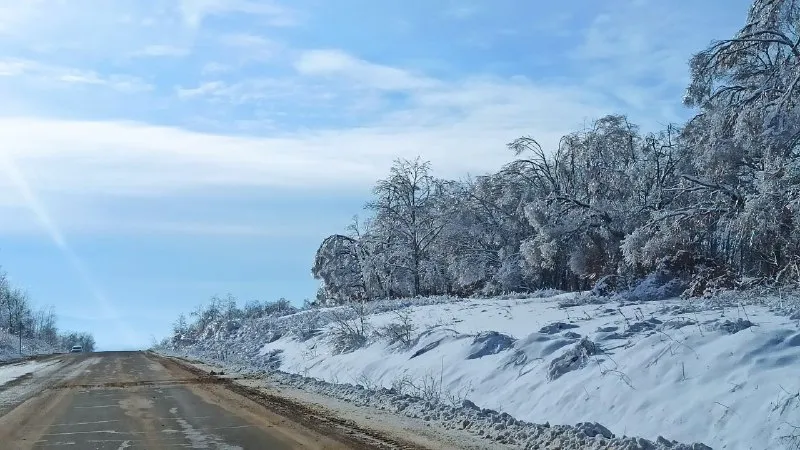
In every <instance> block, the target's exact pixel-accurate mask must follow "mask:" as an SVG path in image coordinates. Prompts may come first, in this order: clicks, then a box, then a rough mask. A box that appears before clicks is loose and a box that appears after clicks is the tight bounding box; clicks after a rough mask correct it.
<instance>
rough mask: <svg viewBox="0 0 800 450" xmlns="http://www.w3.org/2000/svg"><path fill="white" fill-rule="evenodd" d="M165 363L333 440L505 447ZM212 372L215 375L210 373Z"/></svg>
mask: <svg viewBox="0 0 800 450" xmlns="http://www.w3.org/2000/svg"><path fill="white" fill-rule="evenodd" d="M153 356H154V357H157V358H159V359H161V360H162V361H163V362H162V364H165V365H168V364H174V365H176V366H178V367H180V368H181V369H183V370H186V371H189V372H191V373H193V374H195V375H196V376H198V377H202V378H211V379H214V380H215V381H214V383H223V384H224V385H225V386H226V387H227V388H228V389H230V390H232V391H234V392H236V393H238V394H240V395H243V396H246V397H248V398H250V399H253V400H255V401H257V402H258V403H260V404H262V405H264V406H265V407H266V408H268V409H269V410H270V411H274V412H276V413H278V414H281V415H283V416H285V417H287V418H288V419H290V420H292V421H295V422H297V423H299V424H301V425H303V426H306V427H309V428H312V429H314V430H315V431H318V432H320V433H323V434H326V435H329V436H332V437H334V436H343V437H345V438H350V439H356V442H358V443H359V444H360V445H363V446H365V447H364V448H401V449H470V450H471V449H476V450H477V449H507V448H511V447H507V446H503V445H501V444H496V443H491V442H487V441H483V440H477V439H476V438H475V437H474V436H472V435H469V434H467V433H460V432H458V431H457V430H448V429H444V428H441V427H438V426H436V425H434V424H431V423H428V422H425V421H423V420H419V419H413V418H409V417H405V416H399V415H396V414H394V413H392V412H390V411H385V410H381V409H377V408H372V407H366V406H358V405H353V404H350V403H347V402H343V401H340V400H337V399H334V398H331V397H327V396H324V395H321V394H316V393H311V392H307V391H303V390H300V389H296V388H291V387H287V386H278V385H274V384H272V383H270V381H269V380H268V379H265V378H260V377H236V376H231V375H229V374H225V373H224V368H222V367H219V366H214V365H209V364H206V363H203V362H200V361H194V360H188V359H183V358H178V357H167V356H161V355H156V354H153ZM212 372H213V373H214V375H212V374H211V373H212Z"/></svg>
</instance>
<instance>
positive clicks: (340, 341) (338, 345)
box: [330, 303, 372, 353]
mask: <svg viewBox="0 0 800 450" xmlns="http://www.w3.org/2000/svg"><path fill="white" fill-rule="evenodd" d="M331 313H332V315H333V320H334V322H333V329H332V330H331V336H330V343H331V347H332V348H333V351H334V352H335V353H348V352H352V351H353V350H357V349H359V348H361V347H364V346H365V345H367V342H369V333H370V331H371V328H372V327H371V325H370V323H369V320H368V319H367V315H368V314H369V311H367V308H366V306H365V304H364V303H352V304H350V305H348V307H347V308H341V309H338V308H337V309H332V310H331Z"/></svg>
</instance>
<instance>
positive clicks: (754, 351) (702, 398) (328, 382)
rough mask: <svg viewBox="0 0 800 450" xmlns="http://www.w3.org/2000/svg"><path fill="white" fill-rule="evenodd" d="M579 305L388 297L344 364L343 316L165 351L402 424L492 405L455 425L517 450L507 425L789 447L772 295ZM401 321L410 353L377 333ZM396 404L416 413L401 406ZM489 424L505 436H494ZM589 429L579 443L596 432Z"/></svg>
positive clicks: (781, 325) (796, 413)
mask: <svg viewBox="0 0 800 450" xmlns="http://www.w3.org/2000/svg"><path fill="white" fill-rule="evenodd" d="M585 301H586V297H581V296H576V295H575V294H564V295H560V296H555V297H550V298H522V299H505V300H504V299H486V300H474V299H468V300H462V301H456V300H446V299H439V300H425V301H408V302H405V303H406V304H407V305H408V306H405V307H403V303H402V302H386V303H384V304H378V305H375V306H374V307H375V308H376V312H375V313H373V314H370V315H368V316H366V319H365V323H366V324H367V328H368V330H367V331H368V332H369V333H368V334H369V340H368V341H367V343H366V345H365V346H363V347H361V348H358V349H356V350H353V351H349V352H345V353H337V352H336V351H334V346H333V345H332V342H334V341H336V339H334V335H335V334H336V331H337V329H339V330H341V327H340V326H338V325H337V322H336V321H335V320H334V318H333V317H332V314H338V315H340V316H341V315H342V314H346V313H349V314H351V316H349V317H352V318H353V319H354V320H351V321H348V322H346V323H348V324H349V325H350V326H358V325H360V323H361V321H360V319H359V318H358V317H357V315H356V316H354V315H353V313H352V311H348V310H347V309H339V310H322V311H305V312H301V313H298V314H295V315H293V316H288V317H283V318H280V319H269V320H267V319H261V320H259V321H252V322H250V323H244V324H217V326H216V328H215V329H213V330H210V331H209V332H208V333H207V334H206V335H205V336H204V338H203V339H201V340H199V341H198V342H194V343H193V344H191V345H182V346H179V348H175V349H174V350H179V351H181V352H182V353H184V354H189V355H192V356H194V357H200V358H206V359H217V360H221V359H224V360H225V361H227V362H228V364H229V365H231V366H239V367H240V368H247V369H248V370H251V371H252V370H258V369H270V370H272V371H273V376H275V375H274V369H279V370H280V371H281V372H283V374H281V376H280V377H278V379H279V380H281V381H282V382H284V383H286V384H289V385H294V386H298V387H303V388H307V389H312V390H316V391H321V392H325V393H327V394H329V395H332V396H336V397H339V398H351V399H353V401H356V402H365V403H371V404H376V402H377V404H381V402H383V403H382V405H383V406H385V407H386V408H388V409H391V408H393V409H396V410H398V412H401V413H404V414H409V415H426V413H425V412H424V409H425V407H429V408H428V409H429V410H431V411H433V412H432V413H427V415H430V416H432V417H430V418H429V419H430V420H438V421H443V422H446V423H450V424H451V425H453V424H461V425H459V426H460V427H462V428H464V427H465V426H464V424H463V420H467V419H463V417H465V414H467V413H469V411H468V410H470V409H474V410H475V411H479V412H480V411H482V410H481V409H482V408H487V409H490V410H494V411H490V412H488V413H487V412H486V411H485V410H484V413H485V414H489V415H490V416H491V415H492V414H494V416H492V417H494V418H493V419H491V420H488V421H487V424H488V425H490V426H491V428H490V429H491V431H486V429H485V428H486V427H472V426H466V428H474V429H475V432H476V433H479V434H481V435H484V434H491V435H492V437H493V438H498V437H499V438H502V439H506V440H510V441H514V442H518V443H520V444H524V443H525V439H522V438H521V436H522V437H526V436H529V435H531V430H528V429H526V430H527V431H524V432H523V431H520V430H521V429H522V428H524V426H523V424H517V423H516V422H517V421H525V422H529V423H542V424H544V423H549V424H553V425H576V424H579V423H584V422H599V423H601V424H602V425H604V426H605V427H607V428H608V429H610V430H611V432H613V433H615V434H616V435H626V436H641V437H644V438H646V439H649V440H651V441H654V442H657V441H658V439H659V437H660V436H664V437H666V438H667V439H669V440H676V441H679V442H685V443H692V442H702V443H704V444H707V445H710V446H711V447H713V448H729V449H733V448H735V449H764V448H774V449H781V448H795V447H796V446H797V444H798V443H800V437H797V436H800V432H798V431H796V429H795V428H794V426H795V425H797V426H800V409H798V408H800V377H798V375H797V374H798V372H797V368H798V367H800V366H798V362H800V359H799V358H800V329H799V328H798V319H800V316H798V315H794V316H792V315H786V314H784V313H786V312H787V311H786V309H785V308H784V309H782V310H781V311H780V313H779V312H776V309H777V308H776V305H778V303H780V301H779V300H775V301H772V300H770V301H766V300H764V299H755V301H754V299H752V298H749V299H748V300H747V301H744V298H739V297H737V296H731V295H729V296H727V297H726V298H724V299H722V300H719V301H716V302H702V303H701V302H699V301H691V302H690V301H684V300H667V301H653V302H640V303H629V304H626V303H624V302H606V303H602V304H596V303H591V304H583V303H585ZM415 303H417V304H415ZM419 303H422V304H419ZM770 305H771V306H770ZM336 311H339V312H338V313H336ZM377 311H381V312H377ZM405 318H407V319H410V323H413V324H414V325H415V327H414V330H413V331H412V332H411V337H412V340H411V343H410V345H408V346H406V345H403V343H402V342H395V343H393V344H391V343H389V342H388V341H387V339H386V338H385V333H384V337H381V336H379V335H380V334H381V333H380V331H381V330H382V329H384V327H385V326H386V325H388V324H391V323H395V324H396V323H399V322H402V321H403V319H405ZM287 373H288V374H287ZM291 374H294V375H295V376H292V375H291ZM308 377H310V378H313V379H316V380H321V381H308V380H309V378H308ZM348 385H350V386H348ZM352 385H361V386H363V387H366V388H367V389H366V390H365V389H361V388H358V387H354V386H352ZM381 388H392V389H391V390H386V389H383V390H381ZM365 392H366V393H367V394H363V393H365ZM378 394H380V395H378ZM407 394H410V395H412V396H414V397H422V399H423V401H422V403H420V402H419V401H417V402H416V403H415V402H412V401H406V406H398V402H400V403H399V404H400V405H402V404H403V402H402V399H403V398H408V395H407ZM381 395H383V396H384V397H386V398H385V399H383V397H381ZM398 399H400V400H398ZM464 399H468V400H470V401H471V402H472V403H469V402H466V403H463V402H462V401H463V400H464ZM420 404H421V405H423V407H420V408H417V409H415V408H412V407H409V406H408V405H417V406H419V405H420ZM472 404H474V405H477V406H476V407H474V408H470V407H471V405H472ZM448 405H449V406H448ZM464 405H466V406H467V407H466V408H465V407H464ZM495 411H496V412H495ZM502 413H505V414H502ZM467 415H469V414H467ZM477 415H478V416H480V414H477ZM470 417H472V422H478V421H479V420H478V418H476V417H474V415H473V416H470ZM497 417H501V418H502V420H495V419H496V418H497ZM512 417H513V419H511V418H512ZM500 421H502V422H503V427H502V428H495V426H496V425H497V424H498V423H499V422H500ZM512 425H513V426H512ZM453 426H455V425H453ZM515 427H516V428H515ZM519 427H522V428H520V429H519V430H517V428H519ZM582 427H583V428H584V429H585V428H587V426H586V425H582ZM579 428H581V427H579ZM513 430H516V431H514V432H513V433H512V431H513ZM532 430H534V431H535V430H538V431H535V432H536V433H541V432H542V429H538V428H534V429H532ZM592 430H594V431H592ZM585 431H586V433H584V434H587V435H589V436H591V435H593V434H595V433H597V432H598V431H601V429H600V428H596V427H594V426H593V425H592V426H589V430H585ZM604 433H605V432H600V433H599V434H604ZM507 438H513V439H507ZM661 442H662V443H663V448H668V444H666V443H664V441H663V440H662V441H661ZM640 447H641V448H646V446H645V445H642V446H640ZM598 448H600V447H598ZM631 448H639V447H631Z"/></svg>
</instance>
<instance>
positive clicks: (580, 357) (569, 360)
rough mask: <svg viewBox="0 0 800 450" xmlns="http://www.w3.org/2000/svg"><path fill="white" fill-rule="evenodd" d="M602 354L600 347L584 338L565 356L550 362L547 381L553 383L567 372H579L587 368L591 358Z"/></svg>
mask: <svg viewBox="0 0 800 450" xmlns="http://www.w3.org/2000/svg"><path fill="white" fill-rule="evenodd" d="M598 353H600V346H599V345H597V344H595V343H594V342H592V341H590V340H589V339H587V338H583V339H581V340H580V342H578V343H577V344H575V345H574V346H573V347H572V348H570V349H569V350H567V351H566V352H565V353H564V354H563V355H561V356H559V357H557V358H555V359H553V360H552V361H550V367H549V368H548V369H547V379H548V380H550V381H553V380H555V379H557V378H559V377H561V376H562V375H564V374H565V373H567V372H572V371H573V370H578V369H581V368H583V367H585V366H586V364H587V363H588V362H589V357H590V356H594V355H597V354H598Z"/></svg>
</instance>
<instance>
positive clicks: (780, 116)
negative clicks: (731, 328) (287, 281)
mask: <svg viewBox="0 0 800 450" xmlns="http://www.w3.org/2000/svg"><path fill="white" fill-rule="evenodd" d="M797 23H800V5H799V4H798V1H795V0H786V1H777V2H776V1H772V0H756V1H754V2H753V4H752V6H751V8H750V11H749V13H748V16H747V21H746V24H745V25H744V26H743V27H742V28H741V29H740V30H739V31H738V32H737V33H736V34H735V35H734V36H733V37H731V38H729V39H724V40H719V41H714V42H712V43H711V44H710V45H709V46H708V47H707V48H705V49H703V50H702V51H700V52H698V53H696V54H695V55H694V56H693V57H692V58H691V60H690V62H689V70H690V74H691V77H690V83H689V86H688V88H687V90H686V95H685V97H684V103H685V105H686V106H688V107H690V108H693V109H694V111H695V112H696V115H695V116H694V117H693V118H692V119H691V120H689V121H687V122H686V123H683V124H671V125H669V126H666V127H664V128H663V129H661V130H656V131H651V132H644V131H642V130H641V129H640V127H639V126H637V125H636V124H634V123H632V122H631V121H630V120H629V119H628V118H627V117H626V116H624V115H609V116H605V117H601V118H599V119H597V120H596V121H594V122H593V123H592V124H591V125H590V126H587V127H585V128H583V129H580V130H577V131H575V132H573V133H570V134H568V135H566V136H564V137H562V138H561V140H560V141H559V143H558V145H557V146H555V147H554V148H543V147H542V146H541V145H540V144H539V143H538V142H537V141H536V139H535V138H534V137H530V136H523V137H520V138H518V139H515V140H514V141H513V142H511V143H509V144H508V145H507V147H508V148H509V149H510V150H511V151H512V152H513V154H514V155H515V159H513V160H512V161H511V162H509V163H508V164H506V165H505V166H504V167H503V168H502V169H501V170H499V171H498V172H496V173H491V174H487V175H484V176H479V177H475V178H470V179H466V180H457V181H456V180H446V179H440V178H436V177H434V176H433V174H432V171H431V167H430V164H429V163H427V162H425V161H423V160H421V159H419V158H418V159H415V160H398V161H396V162H395V164H394V165H393V166H392V167H391V169H390V171H389V175H388V177H386V178H385V179H383V180H379V181H378V182H377V183H376V185H375V186H374V189H373V196H372V199H371V200H370V201H369V202H368V203H367V204H366V207H365V209H366V211H367V215H366V218H365V219H363V220H359V219H358V218H355V219H354V221H353V223H352V225H351V226H350V227H349V228H348V229H347V231H346V232H344V233H341V234H334V235H331V236H329V237H328V238H326V239H325V240H324V241H323V242H322V244H321V245H320V247H319V249H318V251H317V253H316V257H315V261H314V265H313V268H312V274H313V276H314V277H315V278H317V279H318V280H320V281H321V285H322V287H321V289H320V292H319V294H318V301H320V302H324V303H338V302H344V301H348V300H354V299H362V300H369V299H377V298H391V297H404V296H419V295H437V294H449V295H458V296H469V295H476V294H477V295H492V294H499V293H503V292H528V291H533V290H537V289H542V288H556V289H561V290H583V289H588V288H591V287H592V286H596V285H598V282H602V283H600V284H602V285H603V286H606V287H608V286H610V287H611V288H622V287H630V286H631V285H633V284H635V283H637V282H639V281H640V280H642V279H644V278H646V277H648V276H652V275H653V274H659V275H660V276H662V278H664V279H666V278H674V279H677V280H681V282H682V286H683V288H684V289H685V293H686V294H687V295H703V294H708V293H709V292H711V291H713V290H714V289H718V288H730V287H735V286H739V285H742V284H746V285H752V284H753V283H796V282H797V281H798V280H800V222H799V221H798V219H800V216H799V214H800V146H799V145H798V143H799V142H800V126H799V125H800V117H799V114H800V109H798V99H800V97H799V96H798V91H799V90H800V31H798V28H797V27H796V24H797Z"/></svg>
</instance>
